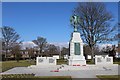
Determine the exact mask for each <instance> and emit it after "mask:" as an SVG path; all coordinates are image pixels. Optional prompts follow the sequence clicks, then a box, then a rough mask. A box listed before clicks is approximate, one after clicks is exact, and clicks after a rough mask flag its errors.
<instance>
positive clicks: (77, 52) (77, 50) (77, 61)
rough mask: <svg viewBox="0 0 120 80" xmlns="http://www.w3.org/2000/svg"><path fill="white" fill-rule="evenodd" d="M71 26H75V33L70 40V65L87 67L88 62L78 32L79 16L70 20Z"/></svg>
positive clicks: (74, 16)
mask: <svg viewBox="0 0 120 80" xmlns="http://www.w3.org/2000/svg"><path fill="white" fill-rule="evenodd" d="M70 22H71V25H72V26H74V32H73V33H72V35H71V40H70V45H69V47H70V56H69V58H68V64H69V65H80V66H82V65H86V60H85V57H84V55H83V41H82V39H81V37H80V33H79V32H78V31H77V27H78V24H79V22H80V21H79V16H77V15H75V14H74V15H73V16H72V17H71V19H70Z"/></svg>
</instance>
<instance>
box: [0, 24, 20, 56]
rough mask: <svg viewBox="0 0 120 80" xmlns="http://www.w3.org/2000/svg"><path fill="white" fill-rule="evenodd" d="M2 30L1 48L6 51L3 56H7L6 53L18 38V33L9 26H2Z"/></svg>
mask: <svg viewBox="0 0 120 80" xmlns="http://www.w3.org/2000/svg"><path fill="white" fill-rule="evenodd" d="M1 30H2V48H3V49H4V50H5V51H6V53H5V58H6V57H7V53H8V52H9V50H10V49H11V48H12V47H13V44H14V43H16V42H17V40H18V39H20V36H19V34H18V33H17V32H16V31H15V30H14V29H13V28H12V27H9V26H3V27H2V28H1Z"/></svg>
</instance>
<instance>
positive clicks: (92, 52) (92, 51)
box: [91, 46, 94, 63]
mask: <svg viewBox="0 0 120 80" xmlns="http://www.w3.org/2000/svg"><path fill="white" fill-rule="evenodd" d="M91 58H92V62H93V63H94V50H93V46H92V47H91Z"/></svg>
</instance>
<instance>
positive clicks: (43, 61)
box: [1, 15, 118, 78]
mask: <svg viewBox="0 0 120 80" xmlns="http://www.w3.org/2000/svg"><path fill="white" fill-rule="evenodd" d="M70 21H71V24H72V25H73V26H74V31H73V33H72V34H71V39H70V41H69V48H70V55H69V57H68V60H67V64H62V65H57V59H56V58H54V57H36V65H31V66H28V67H15V68H12V69H10V70H8V71H5V72H3V73H1V74H35V76H71V77H72V78H96V75H118V64H113V58H112V57H109V56H95V64H91V65H90V64H86V60H85V57H84V55H83V54H84V53H83V41H82V39H81V35H80V33H79V32H78V30H77V26H78V23H79V18H78V16H77V15H73V16H72V17H71V19H70Z"/></svg>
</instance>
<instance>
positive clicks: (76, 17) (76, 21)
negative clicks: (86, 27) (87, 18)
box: [70, 14, 79, 32]
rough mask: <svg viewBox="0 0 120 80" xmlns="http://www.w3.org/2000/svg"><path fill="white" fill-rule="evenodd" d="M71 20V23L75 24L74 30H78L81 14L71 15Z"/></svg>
mask: <svg viewBox="0 0 120 80" xmlns="http://www.w3.org/2000/svg"><path fill="white" fill-rule="evenodd" d="M70 22H71V25H73V26H74V31H75V32H76V31H77V26H78V24H79V16H77V15H75V14H74V15H73V16H71V18H70Z"/></svg>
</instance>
